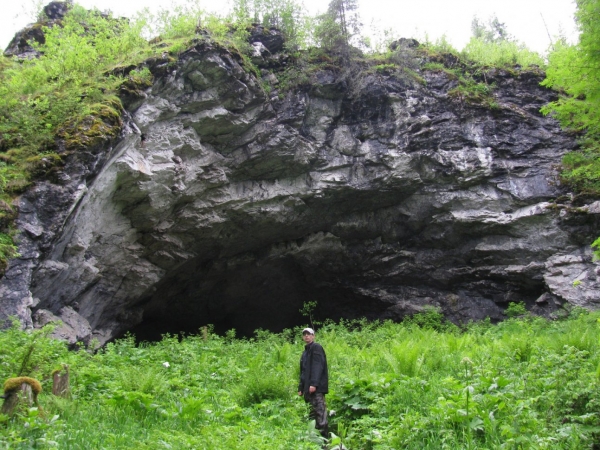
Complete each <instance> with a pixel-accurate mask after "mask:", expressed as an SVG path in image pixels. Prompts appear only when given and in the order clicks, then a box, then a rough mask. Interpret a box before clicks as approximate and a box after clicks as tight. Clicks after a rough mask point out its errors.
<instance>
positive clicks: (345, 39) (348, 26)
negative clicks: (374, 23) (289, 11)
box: [315, 0, 362, 55]
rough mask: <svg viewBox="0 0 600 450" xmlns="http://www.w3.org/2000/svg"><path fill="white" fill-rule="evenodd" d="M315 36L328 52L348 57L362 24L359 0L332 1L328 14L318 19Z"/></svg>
mask: <svg viewBox="0 0 600 450" xmlns="http://www.w3.org/2000/svg"><path fill="white" fill-rule="evenodd" d="M317 21H318V23H317V26H316V29H315V36H316V38H317V40H318V42H319V44H320V45H321V47H323V48H324V49H326V50H329V51H333V52H336V53H340V54H342V55H347V54H348V50H349V48H350V42H351V40H352V38H353V37H355V36H358V35H359V34H360V29H361V27H362V24H361V22H360V16H359V14H358V1H357V0H331V1H330V2H329V6H328V8H327V12H326V13H325V14H322V15H321V16H319V17H318V18H317Z"/></svg>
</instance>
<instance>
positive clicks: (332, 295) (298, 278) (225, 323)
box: [129, 257, 389, 341]
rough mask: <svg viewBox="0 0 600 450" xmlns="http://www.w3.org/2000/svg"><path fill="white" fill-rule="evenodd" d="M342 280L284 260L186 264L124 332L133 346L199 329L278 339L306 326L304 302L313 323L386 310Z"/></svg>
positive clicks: (340, 276)
mask: <svg viewBox="0 0 600 450" xmlns="http://www.w3.org/2000/svg"><path fill="white" fill-rule="evenodd" d="M347 277H351V274H342V273H336V274H331V273H328V272H326V271H324V270H322V268H320V267H318V266H316V267H315V266H309V265H302V264H300V263H299V262H298V261H297V260H295V259H293V258H289V257H287V258H281V259H277V260H273V261H267V262H265V261H260V262H257V261H256V260H253V259H249V260H247V261H238V262H236V263H232V261H228V262H227V263H223V264H218V263H211V264H206V263H205V264H202V265H200V264H189V265H188V266H187V267H184V268H182V269H180V270H179V271H178V273H177V274H174V275H173V276H171V277H167V278H166V279H165V280H164V281H163V282H162V283H161V286H160V287H159V288H158V289H157V291H156V292H155V293H154V294H153V295H152V296H151V298H149V299H147V300H146V301H145V302H144V303H143V305H141V307H142V308H143V310H144V314H143V321H142V322H141V323H140V324H138V325H137V326H135V327H133V328H131V329H130V330H129V332H130V333H132V334H133V335H135V337H136V339H137V340H138V341H157V340H160V339H161V337H162V335H164V334H167V333H168V334H171V335H180V334H201V333H202V328H203V327H204V326H211V327H212V329H213V330H214V332H215V333H217V334H219V335H223V334H225V333H226V332H227V331H230V330H232V329H235V333H236V336H237V337H246V338H248V337H252V336H254V335H255V331H256V330H258V329H263V330H268V331H271V332H275V333H278V332H281V331H283V330H284V329H287V328H294V327H297V326H305V325H308V324H309V318H308V317H307V316H305V315H303V314H302V313H301V312H300V310H301V309H302V308H303V306H304V304H305V302H316V306H315V308H314V311H313V318H314V320H316V321H324V320H326V319H330V320H333V321H339V320H340V319H342V318H343V319H358V318H363V317H366V318H367V319H376V318H378V317H380V316H381V314H382V313H383V312H384V311H385V309H386V308H388V307H389V304H385V303H383V302H381V301H378V300H375V299H372V298H369V297H366V296H364V295H360V294H357V292H356V290H355V289H351V288H349V287H347V286H344V285H343V284H342V283H341V282H340V280H343V279H346V278H347Z"/></svg>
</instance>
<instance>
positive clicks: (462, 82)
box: [448, 74, 498, 109]
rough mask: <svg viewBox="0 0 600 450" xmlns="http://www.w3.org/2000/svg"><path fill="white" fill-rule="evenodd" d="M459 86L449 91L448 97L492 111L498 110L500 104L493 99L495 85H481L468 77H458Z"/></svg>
mask: <svg viewBox="0 0 600 450" xmlns="http://www.w3.org/2000/svg"><path fill="white" fill-rule="evenodd" d="M458 81H459V82H458V86H456V87H455V88H453V89H450V90H449V91H448V96H449V97H451V98H456V99H459V100H460V101H465V102H467V103H471V104H479V105H483V106H485V107H487V108H490V109H497V108H498V104H497V103H496V101H495V99H494V97H493V94H492V93H493V89H494V87H495V86H494V85H493V84H492V85H489V84H487V83H479V82H477V81H475V80H474V79H473V78H470V77H469V76H468V75H467V76H463V75H462V74H461V75H459V76H458Z"/></svg>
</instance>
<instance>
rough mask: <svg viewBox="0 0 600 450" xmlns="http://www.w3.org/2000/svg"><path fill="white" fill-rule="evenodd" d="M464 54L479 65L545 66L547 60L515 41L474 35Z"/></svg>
mask: <svg viewBox="0 0 600 450" xmlns="http://www.w3.org/2000/svg"><path fill="white" fill-rule="evenodd" d="M462 53H463V55H464V56H465V57H466V58H467V59H469V60H470V61H473V62H475V63H477V64H479V65H482V66H491V67H513V66H516V65H518V66H521V67H524V68H526V67H531V66H537V67H544V66H545V62H544V59H543V58H542V56H540V55H539V54H538V53H536V52H534V51H531V50H529V49H528V48H527V47H525V45H523V44H519V43H517V42H514V41H508V40H500V41H487V40H485V39H481V38H477V37H472V38H471V40H470V41H469V42H468V44H467V45H466V46H465V48H464V49H463V51H462Z"/></svg>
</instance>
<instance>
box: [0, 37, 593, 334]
mask: <svg viewBox="0 0 600 450" xmlns="http://www.w3.org/2000/svg"><path fill="white" fill-rule="evenodd" d="M275 41H276V39H275ZM270 43H271V41H269V40H266V41H265V42H258V41H257V42H256V43H255V45H254V47H255V49H256V52H257V54H256V56H255V57H256V58H257V59H259V60H262V58H263V56H264V55H266V54H269V53H270V52H269V49H268V45H269V44H270ZM261 54H262V55H263V56H261ZM269 58H272V60H271V63H272V64H281V58H279V59H277V58H275V57H271V56H269ZM273 61H275V62H273ZM265 64H266V63H265ZM151 68H152V70H153V72H154V73H155V75H156V81H155V83H154V85H153V87H152V88H150V89H149V90H147V91H146V92H145V93H144V95H143V96H141V97H139V98H133V99H131V98H130V99H128V110H129V112H128V114H127V117H126V119H127V125H126V126H125V128H124V130H123V133H122V136H121V138H119V139H118V140H116V141H112V142H107V143H106V145H103V146H100V147H97V148H90V149H88V150H87V151H84V152H80V153H78V154H74V155H71V156H69V157H68V158H67V164H66V165H65V167H64V170H63V172H62V173H61V174H60V176H59V178H60V180H59V182H58V183H56V184H52V183H49V182H39V183H37V184H36V185H35V187H33V188H32V189H30V190H29V191H28V192H27V193H26V194H24V195H23V196H22V198H21V200H20V214H19V219H18V227H19V229H20V230H21V232H22V233H21V243H20V252H21V257H20V258H19V259H16V260H14V261H12V262H11V265H10V267H9V270H8V271H7V273H6V275H5V277H4V278H3V280H2V281H1V283H0V294H1V295H2V298H3V301H2V303H3V309H2V314H3V315H4V316H8V315H11V314H12V315H17V316H19V317H20V318H21V319H22V320H23V321H24V322H25V323H26V324H28V325H30V326H31V325H33V326H39V325H43V324H44V323H47V322H48V321H51V320H56V319H57V318H60V319H61V320H62V321H63V323H64V325H63V326H62V327H61V328H60V329H59V334H61V335H62V336H63V337H65V338H66V339H69V340H71V341H72V342H73V341H75V340H83V341H88V340H89V339H91V338H92V337H94V338H97V339H98V340H99V341H100V342H101V343H102V342H105V341H106V340H108V339H110V338H112V337H114V336H117V335H119V334H120V333H122V332H124V331H127V330H133V331H135V332H136V333H138V334H139V335H140V336H141V337H143V338H152V337H156V336H158V335H159V334H160V333H164V332H178V331H197V330H198V328H199V327H201V326H203V325H205V324H215V326H216V328H217V330H221V331H223V330H227V329H230V328H236V329H237V330H238V332H241V333H245V334H249V333H252V331H253V330H255V329H257V328H268V329H272V330H281V329H283V328H285V327H290V326H293V325H296V324H299V323H301V322H303V321H304V319H303V318H302V316H301V315H300V314H299V312H298V310H299V309H300V308H301V307H302V305H303V303H304V302H305V301H317V302H318V307H317V309H316V311H315V315H316V317H317V318H320V319H323V318H326V317H329V318H333V319H339V318H341V317H345V318H356V317H367V318H370V319H393V320H400V319H401V318H402V317H404V316H405V315H406V314H411V313H414V312H417V311H420V310H422V309H423V308H424V307H426V306H428V305H431V306H436V307H439V308H441V310H442V311H443V312H444V314H445V315H446V316H448V317H449V318H450V319H452V320H454V321H457V322H461V321H467V320H476V319H483V318H485V317H491V318H492V319H493V320H500V319H502V318H503V309H504V308H505V307H506V306H507V304H508V303H509V302H517V301H525V302H526V303H527V305H528V306H529V307H530V308H532V309H533V310H534V311H535V312H537V313H539V314H544V315H552V314H556V313H557V311H559V310H560V309H561V307H562V305H563V304H565V303H570V304H573V305H581V306H585V307H596V305H597V304H598V303H599V302H600V281H599V278H598V277H599V276H600V267H599V265H598V263H596V262H593V261H592V256H591V251H590V248H589V243H590V242H591V241H592V239H593V238H595V237H596V235H597V234H598V223H599V215H600V214H599V213H600V206H599V204H598V203H596V204H592V205H587V206H585V205H584V206H581V207H578V208H576V207H574V206H573V205H572V204H567V203H566V201H561V200H560V196H561V195H562V194H564V193H562V192H560V190H559V187H558V186H557V184H556V182H555V181H556V180H555V178H556V173H555V165H556V164H557V163H558V162H559V161H560V158H561V156H562V155H563V154H564V153H565V152H566V151H568V150H570V149H573V148H574V147H575V146H576V143H575V140H574V139H573V137H571V136H568V135H566V134H565V133H563V132H561V131H560V129H559V126H558V124H557V123H556V122H555V121H554V120H552V119H550V118H544V117H542V116H541V115H540V114H539V112H538V111H539V108H540V107H541V106H542V105H543V104H544V103H546V102H547V101H549V100H550V99H551V98H552V96H553V94H552V92H550V91H548V90H545V89H543V88H541V87H539V82H540V81H541V79H542V75H541V74H538V73H535V72H527V71H517V72H516V74H515V73H508V72H504V71H499V70H497V71H491V72H489V73H487V75H486V77H487V81H488V83H492V82H493V83H495V84H496V90H495V97H496V98H495V100H496V102H497V105H498V107H497V108H495V109H489V108H484V107H477V106H472V105H469V104H468V103H466V102H464V101H461V100H460V99H455V98H452V97H451V96H449V95H448V91H449V90H451V89H452V88H454V87H456V85H457V81H456V80H455V79H453V78H452V77H451V76H450V75H448V74H447V73H446V72H444V71H432V70H429V71H427V70H423V69H419V74H420V77H422V79H421V78H419V76H413V75H411V74H410V73H409V72H399V71H396V72H390V73H378V72H377V71H372V70H371V71H369V70H363V71H360V70H358V69H356V70H346V71H340V72H335V71H328V70H321V71H317V72H315V73H314V74H313V75H312V82H311V84H310V85H306V86H303V87H299V88H296V89H292V90H290V91H286V92H283V91H281V92H280V91H279V90H278V85H277V80H276V78H275V77H274V76H273V75H269V74H267V73H266V72H265V77H264V79H263V80H258V79H257V78H256V77H255V76H254V75H252V74H249V73H248V72H247V71H246V70H244V69H243V67H242V65H241V61H240V60H239V59H238V58H236V57H235V56H234V55H232V54H230V53H229V52H227V51H226V50H224V49H222V48H220V47H218V46H216V45H214V44H212V43H210V42H209V41H206V40H205V41H202V42H199V43H198V44H197V45H196V46H195V47H193V48H191V49H189V50H188V51H186V52H185V53H183V54H182V55H181V56H180V58H179V60H178V62H177V64H176V65H174V66H172V67H169V66H167V65H166V64H161V62H160V61H154V62H153V64H152V66H151ZM269 83H270V89H268V88H267V89H266V90H265V85H266V84H269ZM267 92H268V93H267ZM142 133H143V134H142ZM142 137H143V138H142ZM557 198H558V199H559V200H558V201H555V199H557ZM563 198H566V197H564V196H563Z"/></svg>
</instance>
